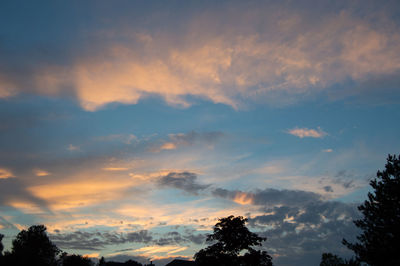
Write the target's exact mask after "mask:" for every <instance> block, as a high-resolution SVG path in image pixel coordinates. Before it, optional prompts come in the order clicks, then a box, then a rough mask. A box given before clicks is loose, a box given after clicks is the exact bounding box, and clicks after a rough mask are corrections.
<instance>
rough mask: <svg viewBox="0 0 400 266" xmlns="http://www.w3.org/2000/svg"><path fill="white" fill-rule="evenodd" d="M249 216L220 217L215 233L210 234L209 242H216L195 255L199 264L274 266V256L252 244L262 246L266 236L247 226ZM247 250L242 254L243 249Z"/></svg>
mask: <svg viewBox="0 0 400 266" xmlns="http://www.w3.org/2000/svg"><path fill="white" fill-rule="evenodd" d="M246 222H247V218H243V217H242V216H238V217H234V216H229V217H226V218H221V219H219V222H218V223H217V224H216V225H215V226H214V233H213V234H211V235H208V237H207V241H208V242H216V243H214V244H213V245H211V246H208V247H207V248H205V249H201V250H200V251H199V252H197V253H196V254H195V255H194V258H195V260H196V263H197V265H218V266H234V265H241V266H247V265H262V266H263V265H265V266H272V258H271V256H269V255H268V253H267V252H265V251H262V252H261V251H257V250H255V249H253V248H252V246H261V245H262V241H265V240H266V238H263V237H259V236H258V235H257V234H255V233H252V232H250V231H249V229H248V228H247V227H246V226H245V223H246ZM244 250H245V251H247V253H245V254H244V255H240V253H241V252H242V251H244Z"/></svg>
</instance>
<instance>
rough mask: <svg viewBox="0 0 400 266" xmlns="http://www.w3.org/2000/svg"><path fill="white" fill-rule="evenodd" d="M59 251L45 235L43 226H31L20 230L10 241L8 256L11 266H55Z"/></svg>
mask: <svg viewBox="0 0 400 266" xmlns="http://www.w3.org/2000/svg"><path fill="white" fill-rule="evenodd" d="M58 253H60V250H59V249H58V248H57V246H56V245H54V244H53V243H52V242H51V241H50V239H49V237H48V236H47V234H46V227H45V226H44V225H33V226H31V227H29V229H28V230H22V231H21V232H19V233H18V235H17V236H16V238H15V239H14V240H13V241H12V251H11V253H10V256H11V257H12V260H13V261H14V264H13V265H18V266H25V265H41V266H53V265H56V256H57V255H58Z"/></svg>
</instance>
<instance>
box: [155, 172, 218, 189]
mask: <svg viewBox="0 0 400 266" xmlns="http://www.w3.org/2000/svg"><path fill="white" fill-rule="evenodd" d="M196 179H197V175H196V174H195V173H191V172H180V173H177V172H171V173H169V174H168V175H166V176H162V177H161V178H160V179H159V180H158V184H159V185H160V186H163V187H173V188H177V189H181V190H183V191H186V192H188V193H192V194H197V193H198V192H199V191H200V190H204V189H206V188H208V187H209V186H210V185H202V184H199V183H197V182H196Z"/></svg>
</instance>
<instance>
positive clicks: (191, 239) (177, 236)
mask: <svg viewBox="0 0 400 266" xmlns="http://www.w3.org/2000/svg"><path fill="white" fill-rule="evenodd" d="M206 238H207V235H206V234H195V233H194V232H187V233H185V234H181V233H179V232H177V231H173V232H169V233H166V234H164V235H162V237H160V238H158V239H156V240H155V241H154V243H155V244H157V245H160V246H165V245H174V244H183V243H194V244H197V245H201V244H204V243H205V240H206Z"/></svg>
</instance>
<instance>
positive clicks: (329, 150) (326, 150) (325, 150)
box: [322, 149, 333, 153]
mask: <svg viewBox="0 0 400 266" xmlns="http://www.w3.org/2000/svg"><path fill="white" fill-rule="evenodd" d="M322 152H327V153H329V152H333V150H332V149H324V150H322Z"/></svg>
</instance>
